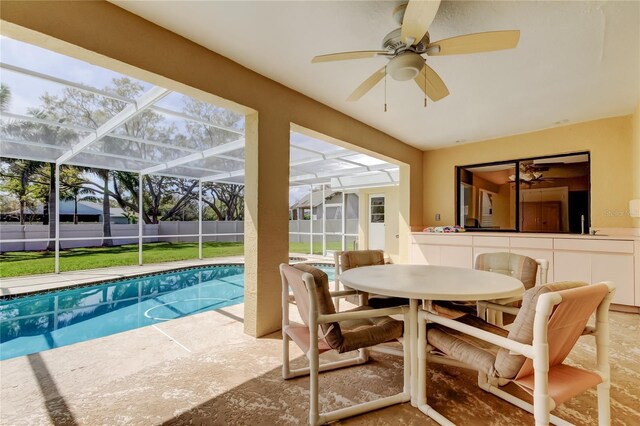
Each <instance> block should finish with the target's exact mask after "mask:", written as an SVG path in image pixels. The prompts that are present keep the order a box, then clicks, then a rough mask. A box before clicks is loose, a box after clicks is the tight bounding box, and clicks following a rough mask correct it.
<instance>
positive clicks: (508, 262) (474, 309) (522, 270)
mask: <svg viewBox="0 0 640 426" xmlns="http://www.w3.org/2000/svg"><path fill="white" fill-rule="evenodd" d="M475 269H478V270H481V271H489V272H496V273H498V274H504V275H509V276H512V277H514V278H517V279H518V280H520V281H522V284H523V285H524V288H525V289H526V290H528V289H530V288H531V287H533V286H535V285H536V278H537V275H538V270H540V284H546V283H547V274H548V271H549V261H548V260H546V259H532V258H530V257H527V256H522V255H519V254H514V253H504V252H499V253H483V254H479V255H478V257H476V264H475ZM520 300H521V299H520V298H511V299H503V300H500V301H498V302H497V303H500V304H502V305H505V304H511V303H513V302H518V301H520ZM434 306H435V309H436V311H438V312H439V313H442V314H445V315H448V316H450V317H452V318H455V317H459V316H461V315H465V314H471V315H476V314H477V315H478V316H480V317H482V318H485V319H487V320H488V321H490V322H491V323H494V324H496V325H498V326H502V325H503V318H502V317H503V316H502V312H499V311H489V312H487V309H486V307H483V306H476V303H475V302H450V301H437V302H434Z"/></svg>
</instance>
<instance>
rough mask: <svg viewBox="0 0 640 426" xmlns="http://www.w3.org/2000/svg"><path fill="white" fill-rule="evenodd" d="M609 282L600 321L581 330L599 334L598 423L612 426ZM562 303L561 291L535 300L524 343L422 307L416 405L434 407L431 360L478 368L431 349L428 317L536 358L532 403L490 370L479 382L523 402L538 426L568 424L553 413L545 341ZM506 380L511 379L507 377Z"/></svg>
mask: <svg viewBox="0 0 640 426" xmlns="http://www.w3.org/2000/svg"><path fill="white" fill-rule="evenodd" d="M603 284H606V285H607V286H608V287H609V293H608V294H607V296H605V298H604V300H603V301H602V302H601V303H600V305H599V306H598V308H597V310H596V326H595V327H587V328H586V329H585V331H584V332H583V335H591V336H595V339H596V359H597V367H596V372H597V373H598V374H599V375H600V376H601V377H602V380H603V381H602V383H600V384H599V385H597V395H598V424H599V425H601V426H604V425H609V424H610V420H611V415H610V405H609V387H610V380H611V376H610V368H609V305H610V304H611V299H612V297H613V294H614V293H615V286H614V285H613V284H612V283H611V282H608V281H607V282H604V283H603ZM560 302H562V296H561V295H560V294H558V293H546V294H542V295H540V297H539V298H538V303H537V304H536V316H535V319H534V326H533V343H532V344H531V345H526V344H523V343H519V342H517V341H515V340H510V339H508V338H506V337H502V336H498V335H495V334H493V333H490V332H488V331H485V330H480V329H478V328H475V327H472V326H469V325H467V324H463V323H460V322H457V321H455V320H452V319H449V318H445V317H442V316H438V315H437V314H434V313H431V312H428V311H425V310H421V311H420V312H419V313H418V364H419V366H418V380H419V387H418V408H419V409H420V410H421V411H423V412H425V413H427V412H429V413H432V412H433V409H432V408H431V407H429V405H427V398H426V369H427V361H430V362H437V363H441V364H446V365H453V366H457V367H462V368H467V369H471V370H476V369H475V368H474V367H473V366H471V365H468V364H465V363H463V362H460V361H457V360H453V359H450V358H445V357H442V356H439V355H433V354H429V353H427V340H426V335H427V327H426V324H427V322H434V323H437V324H441V325H444V326H446V327H449V328H452V329H454V330H457V331H460V332H462V333H465V334H468V335H470V336H474V337H477V338H479V339H482V340H484V341H486V342H489V343H493V344H494V345H497V346H500V347H502V348H505V349H509V350H510V351H512V352H513V353H515V354H520V355H524V356H525V357H527V358H529V359H531V360H532V361H533V368H534V385H535V390H534V394H533V404H530V403H528V402H527V401H524V400H522V399H520V398H517V397H515V396H513V395H512V394H510V393H507V392H505V391H503V390H502V389H499V386H501V385H503V384H505V382H504V381H502V382H500V381H499V380H498V379H495V378H488V377H487V375H486V374H484V373H479V375H478V386H479V387H480V388H481V389H483V390H485V391H487V392H490V393H492V394H494V395H496V396H498V397H500V398H502V399H504V400H505V401H507V402H510V403H512V404H514V405H516V406H517V407H520V408H522V409H524V410H526V411H528V412H530V413H532V414H533V415H534V419H535V424H536V426H540V425H547V424H549V422H550V421H551V422H552V423H553V424H555V425H569V424H570V423H568V422H566V421H565V420H562V419H561V418H559V417H557V416H554V415H551V411H552V410H553V409H555V403H554V401H553V399H552V398H551V397H550V396H549V378H548V373H549V348H548V340H547V326H548V323H549V317H550V315H551V313H552V311H553V307H554V306H555V305H557V304H559V303H560ZM487 305H488V307H489V308H491V309H496V310H501V311H504V312H509V313H514V312H515V313H517V311H518V308H514V307H509V306H503V305H500V304H496V303H490V302H489V303H487ZM507 382H508V381H507ZM441 420H442V421H438V423H440V424H446V425H450V424H452V423H451V422H449V421H448V420H447V419H444V418H443V419H441Z"/></svg>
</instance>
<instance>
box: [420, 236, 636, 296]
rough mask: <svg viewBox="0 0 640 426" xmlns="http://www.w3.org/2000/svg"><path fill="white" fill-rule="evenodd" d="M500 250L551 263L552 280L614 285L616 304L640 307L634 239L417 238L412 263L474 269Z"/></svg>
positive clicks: (540, 237) (560, 237) (550, 275)
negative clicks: (487, 255)
mask: <svg viewBox="0 0 640 426" xmlns="http://www.w3.org/2000/svg"><path fill="white" fill-rule="evenodd" d="M494 252H510V253H514V254H520V255H524V256H529V257H531V258H533V259H546V260H548V261H549V272H548V277H547V281H548V282H558V281H585V282H588V283H596V282H601V281H612V282H613V283H614V284H615V285H616V294H615V296H614V298H613V303H616V304H620V305H631V306H634V305H635V306H640V240H637V239H635V240H634V239H633V238H628V239H625V238H620V239H612V238H604V239H603V238H598V237H588V236H577V237H574V238H570V237H565V236H557V237H553V236H549V237H547V236H537V235H532V234H523V235H522V236H520V235H514V234H511V235H496V234H493V235H469V234H467V235H446V234H445V235H442V234H440V235H429V234H413V236H412V245H411V262H412V263H415V264H429V265H443V266H458V267H464V268H473V265H474V264H475V258H476V256H478V255H479V254H481V253H494ZM539 282H540V277H539V276H538V283H539Z"/></svg>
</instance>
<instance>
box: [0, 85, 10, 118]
mask: <svg viewBox="0 0 640 426" xmlns="http://www.w3.org/2000/svg"><path fill="white" fill-rule="evenodd" d="M10 102H11V89H9V86H7V85H6V84H4V83H1V84H0V111H2V112H4V111H6V110H7V107H8V106H9V103H10Z"/></svg>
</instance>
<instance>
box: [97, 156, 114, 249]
mask: <svg viewBox="0 0 640 426" xmlns="http://www.w3.org/2000/svg"><path fill="white" fill-rule="evenodd" d="M94 173H95V174H96V175H98V177H100V178H101V179H102V181H103V182H104V183H103V187H102V235H103V239H102V247H111V246H113V240H112V239H111V205H110V204H109V192H110V191H109V175H110V173H109V170H102V169H96V170H94Z"/></svg>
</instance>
